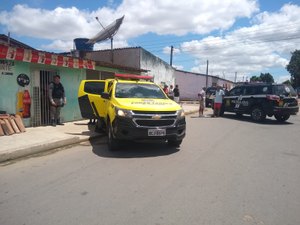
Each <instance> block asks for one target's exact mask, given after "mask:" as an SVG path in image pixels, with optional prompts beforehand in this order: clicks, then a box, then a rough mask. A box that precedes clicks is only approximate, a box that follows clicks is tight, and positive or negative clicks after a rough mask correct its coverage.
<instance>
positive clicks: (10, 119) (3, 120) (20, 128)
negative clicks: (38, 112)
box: [0, 114, 26, 136]
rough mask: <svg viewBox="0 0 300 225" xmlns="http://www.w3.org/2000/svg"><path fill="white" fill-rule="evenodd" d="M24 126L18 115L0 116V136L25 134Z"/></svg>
mask: <svg viewBox="0 0 300 225" xmlns="http://www.w3.org/2000/svg"><path fill="white" fill-rule="evenodd" d="M25 131H26V129H25V126H24V124H23V121H22V118H21V117H20V116H19V115H10V114H0V136H4V135H12V134H19V133H22V132H25Z"/></svg>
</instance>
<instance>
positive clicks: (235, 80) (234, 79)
mask: <svg viewBox="0 0 300 225" xmlns="http://www.w3.org/2000/svg"><path fill="white" fill-rule="evenodd" d="M236 77H237V72H235V76H234V83H236Z"/></svg>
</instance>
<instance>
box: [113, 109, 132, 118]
mask: <svg viewBox="0 0 300 225" xmlns="http://www.w3.org/2000/svg"><path fill="white" fill-rule="evenodd" d="M116 115H117V116H120V117H127V118H131V117H132V112H131V110H127V109H120V108H118V107H116Z"/></svg>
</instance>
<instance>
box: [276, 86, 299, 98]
mask: <svg viewBox="0 0 300 225" xmlns="http://www.w3.org/2000/svg"><path fill="white" fill-rule="evenodd" d="M273 94H275V95H279V96H280V95H284V96H288V95H291V96H297V94H296V91H295V90H294V88H293V87H292V86H290V85H284V84H281V85H274V86H273Z"/></svg>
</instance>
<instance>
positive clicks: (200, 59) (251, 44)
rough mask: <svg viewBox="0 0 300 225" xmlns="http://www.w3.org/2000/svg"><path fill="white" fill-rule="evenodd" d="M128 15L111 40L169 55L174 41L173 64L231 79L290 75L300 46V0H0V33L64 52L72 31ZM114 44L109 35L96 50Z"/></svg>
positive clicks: (84, 32)
mask: <svg viewBox="0 0 300 225" xmlns="http://www.w3.org/2000/svg"><path fill="white" fill-rule="evenodd" d="M123 15H125V17H124V20H123V23H122V25H121V27H120V29H119V30H118V32H117V33H116V35H115V36H114V39H113V46H114V48H126V47H142V48H144V49H145V50H147V51H149V52H151V53H152V54H154V55H156V56H158V57H159V58H161V59H162V60H164V61H165V62H167V63H170V58H171V46H173V57H172V66H173V67H175V68H177V69H179V70H184V71H189V72H195V73H202V74H206V70H207V68H208V74H210V75H214V76H219V77H221V78H225V79H227V80H231V81H246V80H249V79H250V78H251V77H252V76H259V75H260V74H261V73H270V74H271V75H272V76H273V77H274V80H275V82H277V83H281V82H284V81H286V80H289V79H290V74H289V72H288V71H287V70H286V65H287V64H288V63H289V61H290V59H291V53H292V52H294V51H295V50H299V49H300V0H292V1H288V0H276V1H271V0H209V1H207V0H185V1H183V0H178V1H174V0H163V1H162V0H139V1H136V0H106V1H105V0H101V1H94V0H93V1H89V0H85V1H83V0H64V1H59V0H51V1H49V0H19V1H17V0H0V33H1V34H6V35H8V33H10V36H11V37H12V38H14V39H16V40H18V41H21V42H23V43H25V44H27V45H30V46H32V47H33V48H36V49H39V50H42V51H48V52H54V53H59V52H66V51H70V50H72V49H74V48H75V47H74V42H73V40H74V39H75V38H92V37H94V36H95V35H96V34H97V33H98V32H100V31H101V30H102V29H103V28H102V26H104V27H106V26H108V25H109V24H111V23H112V22H114V21H115V20H116V19H118V18H120V17H122V16H123ZM96 17H98V19H99V22H100V23H101V25H102V26H101V25H100V23H99V22H98V21H97V20H96ZM110 46H111V43H110V40H107V41H103V42H100V43H96V44H95V45H94V50H101V49H110ZM207 62H208V67H207Z"/></svg>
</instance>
